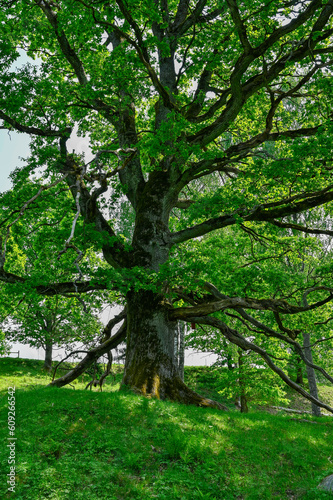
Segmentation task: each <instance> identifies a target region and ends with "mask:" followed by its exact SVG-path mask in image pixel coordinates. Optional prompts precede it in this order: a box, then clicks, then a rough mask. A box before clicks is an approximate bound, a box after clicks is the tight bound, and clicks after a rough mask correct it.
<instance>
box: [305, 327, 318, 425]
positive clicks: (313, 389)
mask: <svg viewBox="0 0 333 500" xmlns="http://www.w3.org/2000/svg"><path fill="white" fill-rule="evenodd" d="M303 347H304V355H305V357H306V358H307V360H308V361H310V363H312V362H313V361H312V351H311V342H310V334H309V333H303ZM306 373H307V376H308V382H309V392H310V394H311V396H313V397H314V398H316V399H318V389H317V381H316V374H315V371H314V369H313V368H312V367H311V366H308V365H306ZM311 406H312V415H315V416H316V417H320V415H321V413H320V407H319V406H318V405H316V404H315V403H312V402H311Z"/></svg>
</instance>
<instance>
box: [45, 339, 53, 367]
mask: <svg viewBox="0 0 333 500" xmlns="http://www.w3.org/2000/svg"><path fill="white" fill-rule="evenodd" d="M52 347H53V344H52V341H48V342H46V344H45V359H44V366H43V369H44V370H45V371H47V372H50V371H51V370H52Z"/></svg>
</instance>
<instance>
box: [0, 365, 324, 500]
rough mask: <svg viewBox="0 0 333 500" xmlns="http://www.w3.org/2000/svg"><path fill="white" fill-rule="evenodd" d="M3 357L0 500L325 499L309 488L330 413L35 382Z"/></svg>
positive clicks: (318, 471)
mask: <svg viewBox="0 0 333 500" xmlns="http://www.w3.org/2000/svg"><path fill="white" fill-rule="evenodd" d="M5 361H7V360H0V374H1V392H0V394H1V399H2V404H1V410H0V420H1V426H0V433H1V439H2V443H5V444H6V443H7V437H8V429H7V412H8V410H7V407H6V402H7V386H8V385H10V384H11V383H12V382H13V380H14V378H15V384H16V387H17V389H16V434H15V436H16V438H17V441H16V467H17V468H16V491H15V493H14V494H12V493H10V492H8V491H7V484H6V477H7V476H6V475H7V474H8V470H7V469H8V465H7V459H8V448H7V447H6V446H2V447H1V449H0V456H1V460H2V463H3V464H5V466H4V467H2V468H1V481H0V497H1V498H4V499H6V498H15V500H16V499H17V500H27V499H28V500H29V499H33V500H46V499H51V500H67V499H68V500H69V499H70V500H81V499H82V500H83V499H85V500H86V499H89V500H120V499H130V500H134V499H142V500H149V499H156V498H157V499H160V500H177V499H179V500H183V499H189V500H190V499H191V500H192V499H205V500H214V499H215V500H229V499H230V500H231V499H239V500H240V499H252V500H258V499H281V500H285V499H301V498H302V499H307V500H310V499H313V500H317V499H325V498H327V499H328V498H333V496H332V495H329V494H327V493H325V492H322V491H319V490H318V489H317V488H316V486H317V485H318V483H319V482H320V480H321V479H322V478H323V477H325V476H326V475H329V474H332V473H333V456H332V449H333V432H332V427H333V419H332V418H330V417H322V418H320V419H314V418H313V417H311V416H307V417H306V421H304V419H302V418H301V416H295V417H294V416H291V415H288V414H287V415H282V414H281V415H271V414H269V413H265V412H253V413H249V414H247V415H244V414H240V413H238V412H236V411H230V412H220V411H217V410H210V409H202V408H196V407H190V406H183V405H178V404H174V403H170V402H162V401H157V400H152V399H147V398H143V397H140V396H137V395H134V394H132V393H130V392H103V393H101V392H96V391H84V390H82V389H80V388H79V387H77V388H76V390H73V388H62V389H56V388H41V387H40V385H39V384H40V383H42V380H43V377H45V375H43V376H40V377H39V376H38V375H39V372H38V371H37V370H36V372H34V370H35V368H33V367H32V366H30V367H29V366H24V365H23V366H21V369H20V370H19V364H20V363H19V362H17V361H16V360H15V361H16V366H15V367H14V368H15V373H12V374H10V373H8V364H9V363H8V362H7V363H6V362H5ZM11 361H14V360H11ZM24 361H27V360H24ZM21 363H22V361H21ZM28 364H29V363H28ZM19 371H20V373H18V372H19ZM5 375H6V380H4V376H5ZM24 378H25V380H24V381H23V379H24ZM20 380H21V382H20ZM36 380H37V381H39V382H38V383H36ZM82 385H83V384H82ZM24 386H26V388H24Z"/></svg>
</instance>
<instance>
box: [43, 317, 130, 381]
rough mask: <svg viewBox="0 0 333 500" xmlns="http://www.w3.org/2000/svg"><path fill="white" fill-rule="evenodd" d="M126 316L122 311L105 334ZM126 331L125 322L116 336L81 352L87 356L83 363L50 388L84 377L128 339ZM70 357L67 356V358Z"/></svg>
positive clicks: (106, 329) (105, 330)
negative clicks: (84, 374) (92, 366)
mask: <svg viewBox="0 0 333 500" xmlns="http://www.w3.org/2000/svg"><path fill="white" fill-rule="evenodd" d="M125 316H126V313H125V312H124V311H122V312H121V313H120V314H119V315H118V316H115V318H113V319H112V320H110V321H109V323H108V324H107V325H106V327H105V329H104V332H105V333H106V334H107V332H109V331H110V325H112V326H111V328H113V326H115V325H116V324H117V323H120V321H122V320H123V319H124V318H125ZM126 330H127V322H126V320H125V321H124V323H123V325H122V326H121V327H120V328H119V330H118V332H117V333H115V335H113V336H112V337H110V338H108V339H107V340H106V341H105V342H103V343H102V344H100V345H99V346H97V347H95V348H94V349H91V351H88V352H87V351H80V352H86V356H85V357H84V358H83V359H82V361H80V363H79V364H78V365H77V366H76V367H75V368H73V370H71V371H70V372H68V373H66V374H65V375H64V376H62V377H60V378H57V379H56V380H52V382H51V383H50V384H49V385H48V386H52V387H53V386H54V387H63V386H64V385H67V384H70V383H71V382H73V380H75V379H76V378H78V377H79V376H80V375H82V373H84V372H85V371H86V370H87V369H88V368H89V367H90V366H91V365H92V364H93V363H94V362H95V361H97V360H98V358H100V357H101V356H103V354H106V353H108V352H110V350H111V349H115V348H116V347H117V346H118V345H119V344H120V343H121V342H123V341H124V340H125V338H126ZM75 352H78V351H75ZM71 354H73V353H71ZM71 354H70V355H71ZM70 355H69V356H70ZM69 356H67V358H68V357H69ZM67 358H65V359H67ZM59 365H60V363H58V365H57V366H56V368H58V367H59Z"/></svg>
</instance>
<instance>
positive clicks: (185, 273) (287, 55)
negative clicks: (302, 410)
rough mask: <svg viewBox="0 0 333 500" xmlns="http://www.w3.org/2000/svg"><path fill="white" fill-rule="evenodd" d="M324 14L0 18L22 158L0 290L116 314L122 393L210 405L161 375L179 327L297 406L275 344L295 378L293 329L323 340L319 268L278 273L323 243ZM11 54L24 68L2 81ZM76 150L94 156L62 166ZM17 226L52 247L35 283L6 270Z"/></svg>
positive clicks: (324, 266)
mask: <svg viewBox="0 0 333 500" xmlns="http://www.w3.org/2000/svg"><path fill="white" fill-rule="evenodd" d="M332 13H333V3H332V2H331V0H329V1H325V2H323V1H319V0H312V1H301V2H299V1H297V2H293V1H277V2H272V1H266V0H258V1H257V0H255V1H253V0H252V1H251V2H249V1H247V0H245V1H242V2H240V1H236V0H217V1H215V0H214V1H213V0H197V1H196V2H195V1H188V0H178V1H166V0H156V1H155V2H153V4H152V3H151V2H146V1H141V2H137V1H132V0H126V1H125V0H115V1H114V2H106V1H104V0H98V1H97V0H96V1H89V2H88V1H85V0H55V1H52V2H51V1H48V0H19V1H15V2H8V1H6V2H4V3H3V9H2V11H1V14H0V17H1V31H2V36H1V39H2V40H3V41H2V42H1V46H0V51H1V59H2V69H1V83H0V90H1V94H0V95H1V97H0V118H1V119H2V120H3V125H2V127H3V128H4V129H6V130H16V131H18V132H21V133H25V134H29V135H30V137H31V154H30V156H29V158H27V159H26V162H25V166H24V167H23V168H22V169H18V170H17V171H16V172H15V173H14V174H13V181H14V188H13V191H12V192H11V193H6V194H4V195H3V197H2V206H3V207H4V210H3V216H2V219H1V228H2V239H3V244H2V257H1V262H0V264H1V274H0V278H1V280H3V281H4V282H6V283H8V284H11V285H13V286H14V287H17V286H20V287H21V288H22V290H23V289H30V290H34V292H36V293H39V294H42V295H48V296H52V295H57V294H62V295H63V294H68V293H73V292H75V293H76V294H78V293H86V292H89V291H92V290H95V291H98V290H112V291H113V292H114V294H115V296H116V298H117V300H118V301H119V302H123V303H124V302H126V304H127V309H126V311H127V313H126V314H127V323H126V324H127V326H126V328H127V357H126V365H125V375H124V383H125V384H127V385H129V386H131V387H132V388H134V389H136V390H139V391H140V392H142V393H146V394H152V395H154V396H157V397H162V398H164V397H169V398H172V399H175V400H181V401H184V402H190V403H195V404H200V405H212V406H214V403H213V402H210V401H208V400H205V399H203V398H200V397H199V396H198V395H195V394H194V393H192V392H191V391H189V389H188V388H187V387H186V386H185V385H184V383H183V382H182V381H181V380H180V378H179V376H178V374H177V367H176V363H175V354H174V334H175V329H176V324H177V323H176V322H177V321H179V320H182V321H187V322H195V323H198V324H205V325H209V326H210V327H211V328H212V329H213V331H214V329H215V331H216V330H218V331H219V332H221V334H222V335H223V336H224V337H225V338H226V339H227V340H228V341H229V342H231V343H233V344H236V345H237V346H238V347H239V348H241V349H244V350H252V351H253V352H256V353H257V354H258V355H259V356H261V358H262V359H263V360H264V361H265V362H266V363H267V364H268V366H269V367H270V368H272V369H273V370H274V371H275V372H276V373H278V374H279V375H280V376H281V377H282V379H283V380H284V381H285V382H286V383H288V384H289V385H291V386H292V387H294V388H295V389H296V390H298V391H299V392H301V393H302V394H303V395H304V396H306V397H308V398H310V399H311V396H310V395H308V394H307V393H306V391H305V390H304V389H302V388H301V387H299V386H298V385H297V384H295V383H294V382H293V381H292V380H291V379H290V378H289V377H288V376H287V374H286V373H285V372H284V371H283V369H282V368H281V366H280V365H279V360H278V359H277V360H275V358H274V349H273V351H271V346H272V345H274V343H275V344H278V345H279V346H280V347H279V348H284V349H285V351H286V352H287V353H288V352H289V350H291V351H295V352H296V353H297V354H298V355H299V356H300V358H301V359H302V360H303V362H304V363H305V364H306V363H309V361H308V360H307V358H306V357H305V356H304V354H303V350H302V347H301V344H299V342H298V339H299V338H300V336H301V335H302V331H303V330H304V329H305V328H307V327H308V325H309V324H310V323H313V324H314V323H317V325H315V326H316V327H318V341H317V340H316V342H319V337H324V336H326V335H327V334H328V335H329V332H328V331H327V330H329V321H330V308H331V306H330V302H331V300H332V297H333V295H332V290H333V288H332V283H331V272H332V267H331V261H330V259H327V261H319V260H318V259H313V260H312V261H311V259H310V261H311V262H310V261H309V266H312V265H314V266H315V270H313V271H311V273H308V275H306V276H304V275H302V276H300V275H299V273H297V272H295V266H294V263H295V262H297V259H299V255H304V254H305V253H306V252H304V248H305V247H306V248H310V249H311V247H312V246H314V247H316V246H318V245H319V246H320V242H318V241H317V240H316V237H317V236H320V235H326V237H327V238H329V237H331V236H332V234H333V231H332V228H331V223H330V217H331V212H332V205H331V200H332V199H333V188H332V173H331V172H332V145H331V131H332V112H331V109H332V74H331V69H330V68H331V54H332V51H333V48H332V29H333V28H332ZM22 51H23V52H24V53H25V54H26V55H27V56H28V57H30V58H32V59H34V60H35V62H36V63H35V64H33V63H32V62H28V63H25V64H23V65H21V66H17V63H15V61H17V60H18V57H19V54H21V53H22ZM15 64H16V67H15ZM75 134H76V135H77V136H80V137H83V138H85V139H86V141H89V145H90V148H91V152H92V158H91V159H89V158H86V157H85V156H84V154H83V153H82V151H80V150H75V151H73V152H71V151H70V139H71V138H73V137H74V136H75ZM294 214H303V215H304V216H302V217H303V218H302V217H301V218H300V219H299V222H298V223H295V221H294V220H293V218H292V217H293V215H294ZM31 230H34V231H37V232H38V234H39V235H40V241H42V240H43V234H52V235H54V236H51V238H54V240H55V243H54V245H55V246H54V250H53V251H50V250H48V251H47V253H48V255H47V260H48V262H50V264H49V266H48V268H47V269H46V268H43V265H42V259H41V266H40V267H38V266H37V265H36V266H34V267H33V269H29V270H26V269H23V267H22V262H21V261H22V260H24V258H25V257H24V252H25V250H24V240H25V236H26V235H27V234H28V232H29V231H31ZM288 230H289V232H288ZM293 232H300V233H304V234H307V235H309V237H308V238H307V239H305V238H303V239H297V238H294V237H293ZM254 242H255V243H260V244H256V245H254ZM41 253H42V250H41ZM308 253H309V252H307V254H308ZM19 255H21V258H18V256H19ZM310 255H312V254H311V251H310ZM93 256H94V257H93ZM52 262H53V264H52ZM286 263H287V264H288V263H290V266H289V268H288V265H286ZM52 269H57V273H58V272H59V271H58V269H61V272H60V274H56V275H55V274H53V273H52ZM304 297H306V298H307V300H308V301H307V304H305V303H304V300H303V299H304ZM321 317H322V318H323V321H320V319H321ZM231 318H232V319H231ZM249 332H250V333H249ZM212 335H213V333H212ZM110 340H111V339H110ZM318 345H324V344H323V343H321V340H320V344H319V343H318ZM320 371H321V373H322V374H323V375H325V376H327V377H328V378H329V380H330V381H332V378H331V377H330V376H329V375H328V374H327V372H326V371H325V370H324V368H320ZM312 401H313V398H312ZM316 402H317V403H318V404H320V405H321V406H323V407H326V408H328V407H327V405H324V404H323V403H319V402H318V401H317V400H316ZM330 411H331V409H330Z"/></svg>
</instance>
